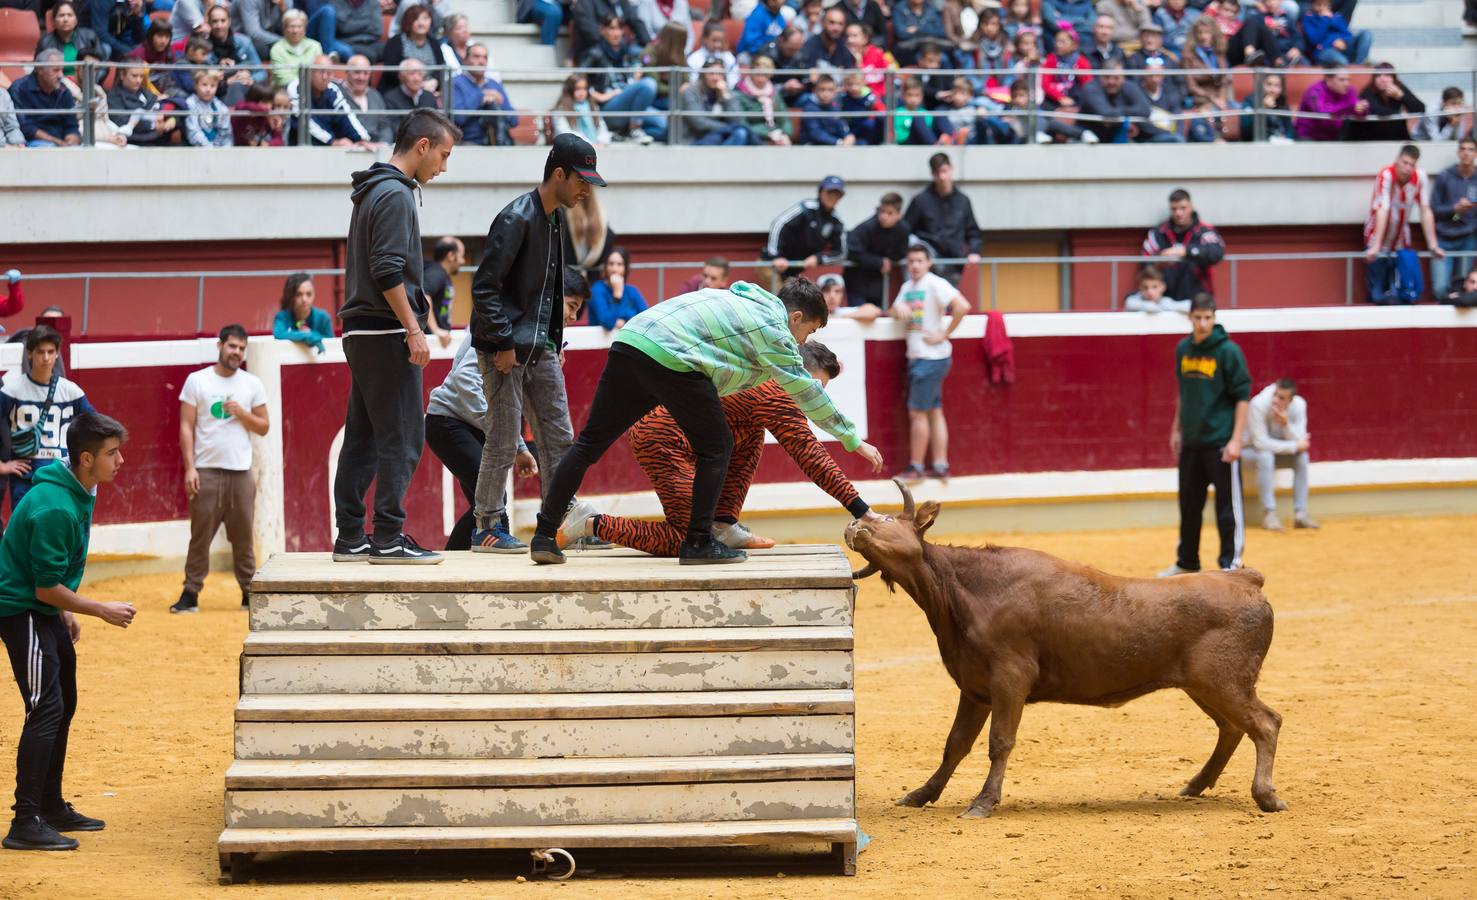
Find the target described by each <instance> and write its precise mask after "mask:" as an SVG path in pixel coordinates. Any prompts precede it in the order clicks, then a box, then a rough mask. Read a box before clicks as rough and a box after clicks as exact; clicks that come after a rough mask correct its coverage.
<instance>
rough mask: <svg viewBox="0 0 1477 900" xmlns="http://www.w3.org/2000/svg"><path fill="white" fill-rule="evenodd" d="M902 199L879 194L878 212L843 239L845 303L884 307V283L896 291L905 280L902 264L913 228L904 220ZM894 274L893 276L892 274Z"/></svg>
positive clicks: (886, 292)
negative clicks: (846, 261)
mask: <svg viewBox="0 0 1477 900" xmlns="http://www.w3.org/2000/svg"><path fill="white" fill-rule="evenodd" d="M902 219H903V198H902V197H901V196H899V195H897V194H895V193H886V194H883V195H882V200H881V201H880V202H878V204H877V212H876V214H875V215H873V216H872V217H871V218H869V219H867V220H866V221H864V222H862V224H860V225H858V226H857V227H855V228H853V229H852V230H851V235H850V236H849V237H848V238H847V240H846V252H847V257H848V259H849V260H850V261H851V265H850V266H849V267H847V269H846V304H847V305H848V306H861V305H863V304H865V303H874V304H876V305H877V306H882V305H883V304H884V301H885V298H886V296H887V294H888V293H890V292H889V291H888V290H886V289H885V288H884V285H883V282H884V280H886V281H887V282H888V285H889V286H890V287H892V288H896V287H897V286H898V285H899V284H902V283H903V281H905V280H906V279H905V278H904V277H903V275H902V268H901V266H902V262H903V259H904V258H905V257H906V256H907V255H908V238H909V236H910V235H911V234H912V233H913V232H912V229H910V228H909V227H908V224H907V223H906V222H904V221H903V220H902ZM894 273H896V274H894Z"/></svg>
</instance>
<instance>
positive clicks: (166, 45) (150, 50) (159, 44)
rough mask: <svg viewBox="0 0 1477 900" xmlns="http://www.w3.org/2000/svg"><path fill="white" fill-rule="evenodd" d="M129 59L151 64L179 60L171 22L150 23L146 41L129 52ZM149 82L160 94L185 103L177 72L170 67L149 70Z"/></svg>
mask: <svg viewBox="0 0 1477 900" xmlns="http://www.w3.org/2000/svg"><path fill="white" fill-rule="evenodd" d="M128 58H129V59H137V60H141V61H142V62H146V63H148V64H149V65H150V66H156V65H161V66H162V65H169V64H171V63H174V62H177V61H178V60H177V58H176V57H175V55H174V47H173V46H172V45H171V44H170V31H169V23H168V22H165V21H162V20H161V21H157V22H150V23H149V30H148V32H147V33H146V34H145V35H144V42H143V43H142V44H139V45H138V46H137V47H134V48H133V50H132V51H130V52H129V54H128ZM148 78H149V84H150V85H151V86H152V87H153V88H154V90H155V91H157V92H158V93H160V94H163V95H165V96H174V97H177V98H178V100H179V102H180V105H181V106H183V105H184V97H185V95H184V92H183V90H182V89H181V88H180V86H179V80H178V79H177V78H176V77H175V73H174V72H173V71H171V70H169V69H153V68H151V69H150V70H149V76H148Z"/></svg>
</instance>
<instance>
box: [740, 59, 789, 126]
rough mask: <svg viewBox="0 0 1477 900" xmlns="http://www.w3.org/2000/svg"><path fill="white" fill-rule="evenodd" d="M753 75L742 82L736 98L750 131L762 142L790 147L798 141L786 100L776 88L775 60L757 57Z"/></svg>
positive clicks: (751, 73) (752, 63) (753, 64)
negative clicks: (773, 76)
mask: <svg viewBox="0 0 1477 900" xmlns="http://www.w3.org/2000/svg"><path fill="white" fill-rule="evenodd" d="M749 65H750V69H749V74H748V75H746V76H744V78H743V80H741V81H740V82H739V87H738V93H737V94H736V96H737V97H738V101H739V108H740V109H741V110H743V112H744V114H745V116H746V117H747V119H746V121H747V123H748V126H749V130H750V131H752V132H754V137H755V138H757V139H758V143H761V144H769V145H771V146H775V147H788V146H790V144H791V143H793V142H794V139H795V123H794V122H793V121H792V120H791V118H790V115H789V110H788V109H787V108H786V106H785V98H784V97H783V96H781V94H780V92H779V90H778V89H777V88H776V87H775V85H774V80H773V78H772V73H773V72H774V60H772V59H770V58H769V57H767V56H756V57H754V59H753V61H752V62H751V63H750V64H749Z"/></svg>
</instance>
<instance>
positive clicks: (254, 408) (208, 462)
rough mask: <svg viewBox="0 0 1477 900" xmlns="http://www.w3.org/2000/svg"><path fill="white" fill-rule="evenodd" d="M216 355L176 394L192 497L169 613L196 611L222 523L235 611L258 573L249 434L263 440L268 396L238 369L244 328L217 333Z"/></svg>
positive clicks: (259, 383) (241, 361)
mask: <svg viewBox="0 0 1477 900" xmlns="http://www.w3.org/2000/svg"><path fill="white" fill-rule="evenodd" d="M218 347H219V350H220V357H219V358H218V359H217V360H216V364H215V365H213V366H211V367H210V368H208V369H201V370H200V371H198V372H192V373H190V377H188V378H186V379H185V386H184V387H183V388H181V389H180V395H179V401H180V406H179V419H180V423H179V446H180V455H182V456H183V457H184V460H185V494H186V495H188V496H189V498H190V549H189V551H188V552H187V554H186V555H185V586H184V590H182V591H181V592H180V595H179V600H178V601H177V602H176V603H175V604H174V605H173V606H171V607H170V608H169V611H170V612H172V613H192V612H199V609H200V605H199V604H200V588H201V586H202V585H204V583H205V573H206V572H208V571H210V542H211V541H212V540H214V539H215V533H216V531H217V530H219V529H220V527H221V525H222V523H224V524H225V526H226V539H227V540H229V541H230V542H231V557H232V560H233V562H234V564H235V570H236V583H237V584H239V585H241V608H242V609H246V608H247V606H248V605H249V599H250V587H251V578H252V576H253V575H255V574H256V553H255V551H254V549H253V547H252V520H253V511H254V509H255V507H256V482H255V481H253V480H252V476H251V435H253V434H257V435H264V434H266V433H267V429H268V428H269V427H270V423H269V422H268V420H267V392H266V390H264V389H263V388H262V381H261V379H260V378H257V377H256V376H255V375H253V374H251V373H250V372H245V371H242V369H241V366H242V365H243V364H244V363H245V362H246V329H245V328H242V327H241V326H240V325H227V326H226V327H225V328H222V329H221V332H220V343H219V345H218Z"/></svg>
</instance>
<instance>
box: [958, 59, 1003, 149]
mask: <svg viewBox="0 0 1477 900" xmlns="http://www.w3.org/2000/svg"><path fill="white" fill-rule="evenodd" d="M999 109H1000V104H998V103H996V102H994V101H993V100H991V99H990V98H988V97H976V96H975V93H974V83H973V82H972V81H970V80H969V79H968V78H965V77H964V76H963V75H956V76H955V77H954V84H953V87H952V88H951V89H950V90H949V105H948V106H947V107H946V108H945V109H944V114H945V115H947V116H948V117H949V124H950V125H952V126H953V127H954V143H956V144H960V145H964V144H997V143H1005V144H1009V143H1014V141H1011V140H1003V141H1002V140H997V139H996V137H995V135H996V134H997V133H999V132H1001V131H1003V130H1004V129H1005V128H1006V126H1005V123H1004V122H1002V121H1001V120H1000V119H998V118H996V117H995V116H993V115H991V113H993V112H995V111H997V110H999Z"/></svg>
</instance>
